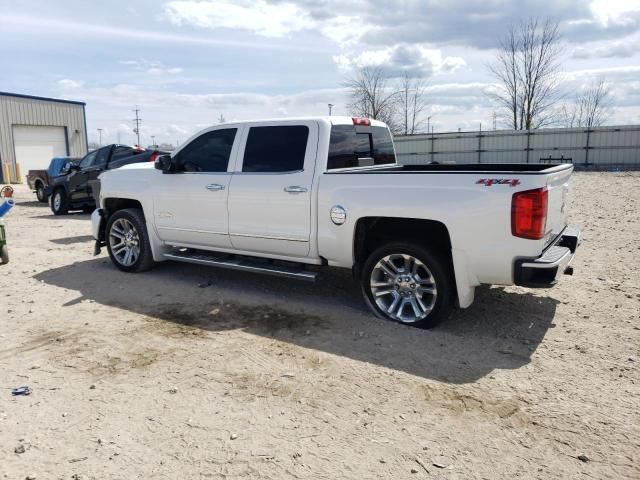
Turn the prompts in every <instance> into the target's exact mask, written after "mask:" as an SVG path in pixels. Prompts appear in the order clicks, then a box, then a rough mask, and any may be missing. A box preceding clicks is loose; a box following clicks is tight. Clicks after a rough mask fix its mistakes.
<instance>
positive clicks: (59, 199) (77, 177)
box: [49, 144, 165, 215]
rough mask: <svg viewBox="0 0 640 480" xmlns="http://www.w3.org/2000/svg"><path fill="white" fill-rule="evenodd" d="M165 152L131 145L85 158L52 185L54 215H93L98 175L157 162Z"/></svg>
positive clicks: (97, 152)
mask: <svg viewBox="0 0 640 480" xmlns="http://www.w3.org/2000/svg"><path fill="white" fill-rule="evenodd" d="M163 153H165V152H161V151H159V150H153V149H145V148H142V147H135V146H134V147H131V146H129V145H119V144H112V145H107V146H106V147H102V148H99V149H97V150H94V151H93V152H90V153H88V154H87V155H85V156H84V157H83V158H82V159H81V160H80V161H79V162H78V163H75V164H69V170H68V172H66V175H62V176H59V177H56V178H55V179H53V180H52V182H51V184H50V186H49V187H50V192H51V202H50V204H51V211H52V212H53V213H54V214H55V215H64V214H66V213H67V212H68V211H69V210H85V211H91V210H93V209H94V208H95V200H94V195H93V190H92V189H93V186H94V185H96V184H97V183H98V175H100V174H101V173H102V172H104V171H105V170H113V169H114V168H118V167H122V166H124V165H128V164H130V163H141V162H154V161H155V160H156V158H157V157H158V156H159V155H162V154H163Z"/></svg>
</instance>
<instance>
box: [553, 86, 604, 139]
mask: <svg viewBox="0 0 640 480" xmlns="http://www.w3.org/2000/svg"><path fill="white" fill-rule="evenodd" d="M610 96H611V89H610V88H609V87H608V86H607V84H606V83H605V81H604V79H600V80H598V81H597V82H593V83H592V84H591V85H590V86H589V87H588V88H586V89H585V90H584V91H582V92H580V93H578V94H577V95H576V97H575V100H574V102H573V104H572V105H570V106H567V105H564V107H563V116H564V124H565V126H566V127H568V128H573V127H587V128H590V127H599V126H601V125H602V124H604V123H605V122H606V121H607V119H608V118H609V117H610V116H611V102H610Z"/></svg>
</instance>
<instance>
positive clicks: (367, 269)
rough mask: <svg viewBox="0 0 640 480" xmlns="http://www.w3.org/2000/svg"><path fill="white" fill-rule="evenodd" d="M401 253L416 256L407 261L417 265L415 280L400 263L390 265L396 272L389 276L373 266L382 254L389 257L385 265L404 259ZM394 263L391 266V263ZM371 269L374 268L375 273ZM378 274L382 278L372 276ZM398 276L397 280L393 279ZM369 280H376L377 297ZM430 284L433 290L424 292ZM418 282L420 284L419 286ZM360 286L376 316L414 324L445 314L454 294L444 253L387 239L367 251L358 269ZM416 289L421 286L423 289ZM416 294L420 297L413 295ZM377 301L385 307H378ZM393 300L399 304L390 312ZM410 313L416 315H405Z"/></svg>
mask: <svg viewBox="0 0 640 480" xmlns="http://www.w3.org/2000/svg"><path fill="white" fill-rule="evenodd" d="M402 255H404V256H408V257H411V258H413V259H416V260H417V261H414V262H413V263H411V265H412V267H411V268H413V265H414V264H415V265H417V266H416V267H415V268H416V269H417V270H416V271H415V272H414V273H415V274H416V275H417V276H416V277H415V278H420V280H417V281H416V280H415V279H414V277H413V276H412V274H411V272H405V271H404V268H405V266H404V265H403V267H400V268H398V269H397V270H394V269H393V268H391V269H390V270H391V272H396V271H397V272H399V273H397V275H396V276H394V277H393V278H392V276H391V275H390V274H388V273H386V272H385V270H384V269H383V268H376V267H377V266H378V262H380V261H381V260H383V259H385V258H386V257H389V259H388V260H387V262H385V265H389V261H391V263H395V264H397V263H402V262H404V259H403V258H404V257H403V258H401V257H400V256H402ZM395 264H394V265H392V267H395V266H396V265H395ZM374 269H376V272H375V274H374ZM372 274H374V277H372ZM380 274H382V275H384V278H382V279H378V278H376V277H379V275H380ZM398 278H399V280H397V279H398ZM376 280H377V281H376ZM372 282H373V283H377V284H378V285H376V286H379V287H380V289H379V290H378V293H379V294H380V295H379V296H378V297H375V295H374V292H373V288H374V287H373V286H372V285H371V283H372ZM433 284H435V285H434V286H435V291H433V292H428V291H427V289H433V286H432V285H433ZM382 285H385V286H382ZM386 285H389V287H387V286H386ZM421 285H424V287H423V288H421ZM360 287H361V289H362V294H363V296H364V299H365V302H366V303H367V305H368V306H369V308H370V309H371V310H372V311H373V312H374V313H375V314H376V315H377V316H378V317H380V318H382V319H384V320H391V321H395V322H398V323H403V324H406V325H410V326H413V327H418V328H431V327H434V326H436V325H437V324H438V323H439V322H441V321H442V320H443V319H444V318H446V317H447V315H448V313H449V311H450V309H451V304H452V301H453V298H454V297H455V295H454V288H455V286H454V282H453V280H452V274H451V268H450V266H449V262H448V261H447V260H446V258H445V257H444V255H442V254H440V253H439V252H437V251H434V250H428V249H426V248H424V247H422V246H420V245H417V244H415V243H409V242H392V243H388V244H386V245H383V246H381V247H379V248H377V249H376V250H375V251H374V252H373V253H371V254H370V255H369V257H368V258H367V259H366V261H365V262H364V265H363V267H362V270H361V272H360ZM420 290H423V291H424V293H423V292H420ZM385 292H388V293H385ZM405 295H406V303H405V297H404V296H405ZM412 295H413V298H412ZM416 296H419V297H420V298H419V299H418V298H415V297H416ZM376 298H377V300H376ZM379 302H380V303H382V304H383V305H382V306H385V307H387V309H384V308H382V306H381V305H380V304H379ZM394 302H399V304H400V305H398V308H399V310H398V311H397V312H395V315H394V316H392V315H391V314H390V313H389V311H387V310H390V311H391V312H394V310H396V309H395V308H393V305H394ZM411 302H413V303H414V304H416V307H415V308H417V309H418V310H420V315H424V317H419V316H418V314H417V313H416V310H415V309H414V306H413V305H412V303H411ZM407 311H408V315H406V316H405V315H404V313H405V312H407ZM412 313H413V316H414V317H416V318H413V319H411V318H409V317H411V316H412Z"/></svg>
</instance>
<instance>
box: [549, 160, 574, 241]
mask: <svg viewBox="0 0 640 480" xmlns="http://www.w3.org/2000/svg"><path fill="white" fill-rule="evenodd" d="M572 172H573V169H572V168H571V169H565V170H561V171H559V172H555V173H549V174H548V176H547V190H548V193H547V195H548V196H547V198H548V200H547V202H548V203H547V227H546V235H545V245H548V244H549V243H551V242H552V241H553V239H555V238H556V237H557V236H558V235H559V234H560V233H561V232H562V230H563V229H564V228H565V227H566V226H567V221H568V213H569V205H568V201H569V198H568V196H569V179H570V177H571V173H572Z"/></svg>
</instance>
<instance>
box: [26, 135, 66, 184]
mask: <svg viewBox="0 0 640 480" xmlns="http://www.w3.org/2000/svg"><path fill="white" fill-rule="evenodd" d="M13 144H14V147H15V152H16V162H18V163H19V164H20V170H21V171H22V178H21V179H20V180H22V181H24V176H25V175H26V174H27V172H28V171H29V170H39V169H46V168H48V167H49V162H50V161H51V159H52V158H53V157H57V156H62V155H67V142H66V141H65V128H64V127H34V126H31V125H14V126H13Z"/></svg>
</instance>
